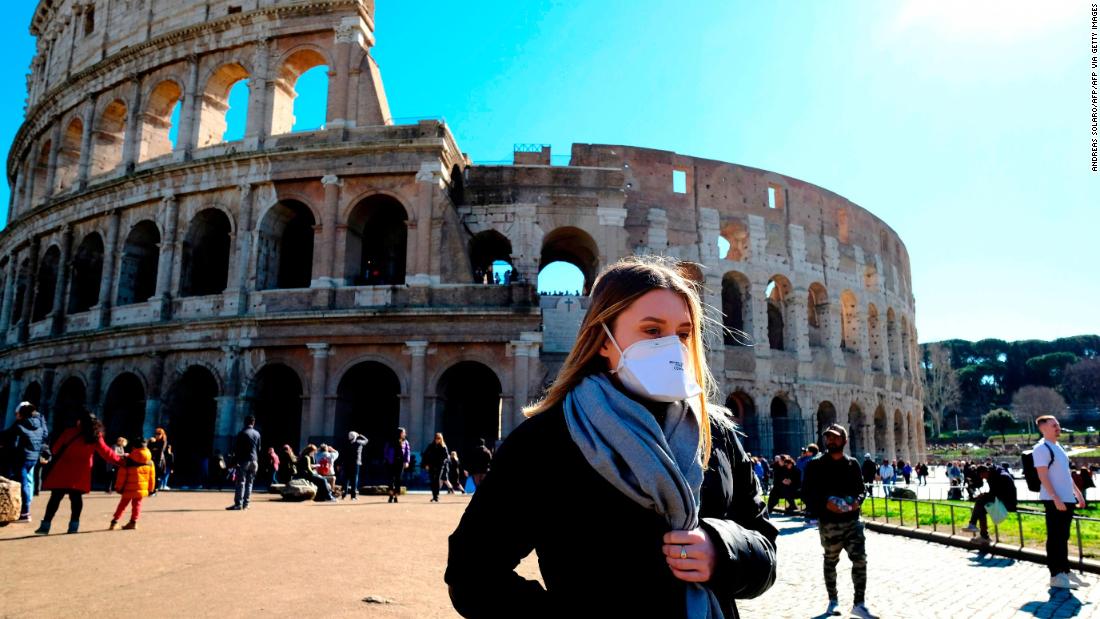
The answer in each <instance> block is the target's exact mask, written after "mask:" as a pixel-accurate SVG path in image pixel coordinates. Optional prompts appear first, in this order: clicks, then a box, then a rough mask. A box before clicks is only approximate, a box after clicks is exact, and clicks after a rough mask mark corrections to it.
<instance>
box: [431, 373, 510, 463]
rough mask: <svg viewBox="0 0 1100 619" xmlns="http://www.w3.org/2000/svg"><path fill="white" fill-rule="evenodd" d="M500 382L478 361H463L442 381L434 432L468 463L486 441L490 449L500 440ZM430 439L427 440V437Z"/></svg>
mask: <svg viewBox="0 0 1100 619" xmlns="http://www.w3.org/2000/svg"><path fill="white" fill-rule="evenodd" d="M501 391H502V390H501V385H500V379H499V378H497V375H496V373H495V372H493V370H491V369H490V368H489V367H487V366H485V365H484V364H481V363H478V362H476V361H460V362H458V363H456V364H455V365H453V366H451V367H450V368H448V369H447V371H446V372H444V373H443V375H442V376H441V377H440V378H439V384H438V386H437V390H436V417H435V420H436V421H435V431H436V432H442V433H443V437H444V440H446V442H447V446H448V447H449V448H450V449H451V450H454V451H458V453H459V459H460V460H465V459H466V458H467V457H468V456H469V454H470V453H472V451H473V450H474V448H476V447H477V446H478V440H479V439H484V440H485V444H486V445H487V446H488V447H489V449H493V448H494V447H495V446H496V441H497V440H498V439H499V438H500V416H501V406H502V404H503V400H502V399H501ZM424 438H425V439H427V437H424Z"/></svg>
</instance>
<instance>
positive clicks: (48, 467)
mask: <svg viewBox="0 0 1100 619" xmlns="http://www.w3.org/2000/svg"><path fill="white" fill-rule="evenodd" d="M78 438H80V433H77V435H76V436H74V437H73V438H71V439H69V442H68V443H65V444H64V445H62V446H61V449H58V450H57V453H55V454H54V455H53V457H51V458H50V461H49V462H47V463H46V464H43V465H42V481H46V480H47V479H49V478H50V472H51V471H53V468H54V464H55V463H57V461H58V460H60V459H61V456H62V455H64V453H65V450H66V449H68V448H69V445H72V444H73V443H75V442H76V440H77V439H78Z"/></svg>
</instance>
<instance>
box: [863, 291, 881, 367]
mask: <svg viewBox="0 0 1100 619" xmlns="http://www.w3.org/2000/svg"><path fill="white" fill-rule="evenodd" d="M879 328H880V325H879V320H878V308H876V307H875V304H874V303H871V304H870V305H868V306H867V348H868V351H867V352H868V354H869V355H870V356H871V370H873V371H875V372H881V371H882V370H883V363H882V360H883V356H884V355H883V352H882V336H881V334H880V331H879Z"/></svg>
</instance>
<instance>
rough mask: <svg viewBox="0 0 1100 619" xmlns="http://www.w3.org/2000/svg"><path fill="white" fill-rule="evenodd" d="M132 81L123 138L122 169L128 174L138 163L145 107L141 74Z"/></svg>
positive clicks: (132, 78) (133, 77)
mask: <svg viewBox="0 0 1100 619" xmlns="http://www.w3.org/2000/svg"><path fill="white" fill-rule="evenodd" d="M130 83H131V84H132V85H133V87H132V88H131V89H130V103H129V105H128V106H127V108H126V132H125V134H124V136H123V139H122V169H123V170H125V171H126V173H127V174H129V173H131V172H133V171H134V167H135V166H136V165H137V156H138V150H139V148H140V144H139V140H140V139H141V136H140V135H139V134H140V120H141V110H142V108H143V107H144V103H143V102H142V100H141V75H140V74H135V75H133V76H131V77H130Z"/></svg>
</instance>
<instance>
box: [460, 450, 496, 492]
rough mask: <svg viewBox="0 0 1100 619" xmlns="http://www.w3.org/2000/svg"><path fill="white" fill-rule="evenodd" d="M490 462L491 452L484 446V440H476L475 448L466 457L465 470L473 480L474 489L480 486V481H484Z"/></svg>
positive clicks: (491, 458)
mask: <svg viewBox="0 0 1100 619" xmlns="http://www.w3.org/2000/svg"><path fill="white" fill-rule="evenodd" d="M492 461H493V452H491V451H489V448H488V447H486V446H485V439H483V438H482V439H478V441H477V447H475V448H474V450H473V451H471V452H470V453H469V454H468V455H467V456H466V470H467V471H468V472H469V473H470V477H472V478H473V479H474V488H475V489H477V488H479V487H480V486H481V480H483V479H485V474H486V473H488V472H489V467H490V465H491V463H492Z"/></svg>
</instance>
